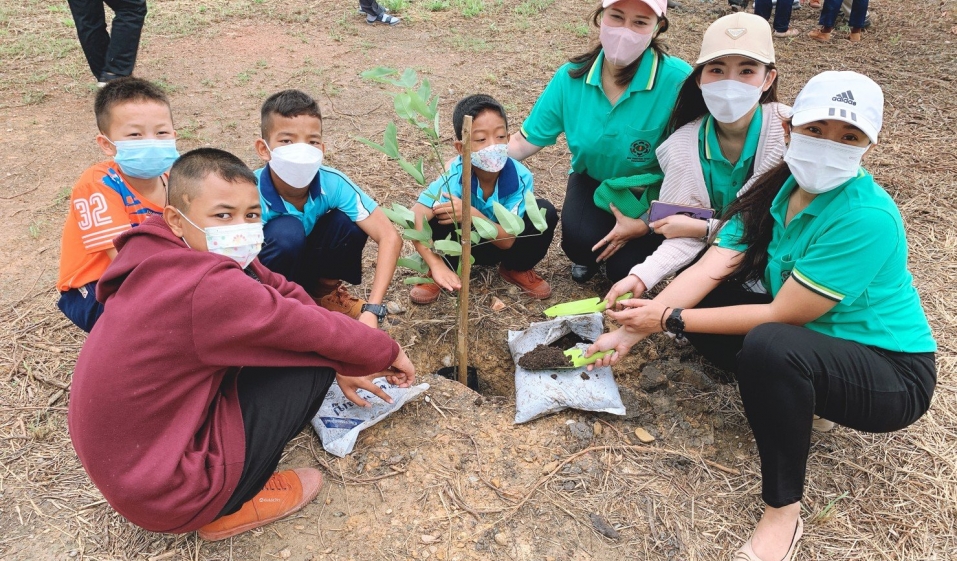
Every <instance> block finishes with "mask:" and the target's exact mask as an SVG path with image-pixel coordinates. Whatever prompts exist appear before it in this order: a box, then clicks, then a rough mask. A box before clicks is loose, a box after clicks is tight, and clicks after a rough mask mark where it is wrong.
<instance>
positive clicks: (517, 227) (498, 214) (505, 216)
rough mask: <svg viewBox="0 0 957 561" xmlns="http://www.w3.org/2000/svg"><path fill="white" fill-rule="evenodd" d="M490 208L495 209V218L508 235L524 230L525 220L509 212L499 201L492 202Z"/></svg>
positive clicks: (514, 234)
mask: <svg viewBox="0 0 957 561" xmlns="http://www.w3.org/2000/svg"><path fill="white" fill-rule="evenodd" d="M492 208H493V209H494V210H495V218H498V223H499V225H501V226H502V228H504V229H505V231H506V232H508V234H509V235H511V236H517V235H519V234H521V233H522V231H523V230H525V221H524V220H522V219H521V218H519V217H518V216H517V215H515V214H513V213H511V212H509V211H508V209H507V208H505V207H504V206H502V204H501V203H498V202H495V203H492Z"/></svg>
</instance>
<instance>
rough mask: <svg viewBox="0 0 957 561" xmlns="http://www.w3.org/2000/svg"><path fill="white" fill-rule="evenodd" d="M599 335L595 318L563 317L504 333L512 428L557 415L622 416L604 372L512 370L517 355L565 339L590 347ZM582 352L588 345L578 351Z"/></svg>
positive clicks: (606, 369)
mask: <svg viewBox="0 0 957 561" xmlns="http://www.w3.org/2000/svg"><path fill="white" fill-rule="evenodd" d="M603 331H604V325H603V324H602V317H601V314H598V313H596V314H587V315H580V316H563V317H559V318H555V319H553V320H549V321H542V322H538V323H533V324H531V325H530V326H529V327H528V329H526V330H524V331H509V332H508V349H509V351H511V353H512V360H513V361H514V362H515V424H519V423H526V422H528V421H531V420H533V419H537V418H539V417H542V416H545V415H548V414H550V413H555V412H557V411H561V410H563V409H581V410H583V411H598V412H602V413H611V414H613V415H624V414H625V405H624V404H623V403H622V402H621V395H620V394H619V393H618V384H617V383H616V382H615V377H614V376H613V375H612V373H611V367H610V366H604V367H601V368H595V369H594V370H592V371H591V372H588V370H587V368H585V367H584V366H582V367H581V368H567V369H556V370H526V369H524V368H522V367H521V366H519V365H518V361H519V359H520V358H522V355H524V354H525V353H527V352H529V351H531V350H532V349H534V348H535V347H537V346H538V345H550V344H551V343H554V342H555V341H557V340H558V339H561V338H562V337H564V336H565V335H568V334H569V333H574V334H576V335H578V336H579V337H581V338H582V339H585V340H586V341H594V340H595V339H597V338H598V336H599V335H601V334H602V332H603ZM578 347H579V348H581V349H582V350H584V349H586V348H587V347H588V345H578Z"/></svg>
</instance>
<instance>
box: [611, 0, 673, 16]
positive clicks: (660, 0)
mask: <svg viewBox="0 0 957 561" xmlns="http://www.w3.org/2000/svg"><path fill="white" fill-rule="evenodd" d="M618 1H619V0H602V1H601V7H602V8H607V7H608V6H611V5H612V4H614V3H616V2H618ZM640 1H641V2H644V3H645V4H648V6H649V7H650V8H651V9H652V10H653V11H654V12H655V14H656V15H657V16H658V17H661V16H663V15H665V12H667V11H668V0H640Z"/></svg>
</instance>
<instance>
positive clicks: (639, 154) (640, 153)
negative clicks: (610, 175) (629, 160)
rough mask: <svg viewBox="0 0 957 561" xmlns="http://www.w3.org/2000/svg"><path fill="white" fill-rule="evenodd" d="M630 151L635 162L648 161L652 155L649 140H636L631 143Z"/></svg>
mask: <svg viewBox="0 0 957 561" xmlns="http://www.w3.org/2000/svg"><path fill="white" fill-rule="evenodd" d="M630 151H631V155H632V156H634V158H633V160H638V161H644V160H647V159H648V155H649V154H650V153H651V143H650V142H648V141H647V140H636V141H634V142H632V143H631V148H630Z"/></svg>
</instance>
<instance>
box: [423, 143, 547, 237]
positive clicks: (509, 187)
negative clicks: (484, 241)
mask: <svg viewBox="0 0 957 561" xmlns="http://www.w3.org/2000/svg"><path fill="white" fill-rule="evenodd" d="M450 190H451V192H452V195H454V196H455V197H458V198H462V157H461V156H459V157H458V158H456V159H455V161H454V162H452V165H451V166H449V170H448V171H446V172H445V173H444V174H442V176H441V177H439V178H438V179H436V180H435V181H433V182H432V183H431V184H430V185H429V186H428V187H427V188H426V189H425V191H422V194H420V195H419V198H418V201H417V202H419V203H420V204H423V205H425V206H427V207H429V208H432V207H433V206H434V205H436V204H438V203H445V202H448V201H449V191H450ZM531 192H532V172H531V171H529V170H528V168H527V167H525V166H524V165H522V164H521V163H520V162H517V161H515V160H513V159H512V158H509V159H508V160H507V161H506V162H505V167H503V168H502V171H500V172H499V175H498V180H496V182H495V190H494V191H492V194H491V196H489V198H488V199H486V198H485V196H484V194H483V193H482V189H481V188H480V187H479V182H478V178H477V177H475V175H474V174H473V175H472V206H474V207H475V208H476V209H478V211H479V212H481V213H482V215H483V216H485V217H486V218H488V219H489V220H491V221H492V222H495V223H496V224H498V220H497V219H496V218H495V210H494V209H493V205H492V203H499V204H501V205H502V206H504V207H505V208H507V209H508V210H509V212H512V213H514V214H516V215H518V216H519V217H520V218H522V217H524V216H525V193H531Z"/></svg>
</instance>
